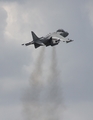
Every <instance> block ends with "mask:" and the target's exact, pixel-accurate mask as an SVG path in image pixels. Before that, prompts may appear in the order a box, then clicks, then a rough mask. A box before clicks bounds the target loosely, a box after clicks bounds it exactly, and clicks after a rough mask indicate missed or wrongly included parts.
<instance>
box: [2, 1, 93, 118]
mask: <svg viewBox="0 0 93 120" xmlns="http://www.w3.org/2000/svg"><path fill="white" fill-rule="evenodd" d="M0 23H1V24H0V119H1V120H7V119H8V120H23V112H22V111H23V104H22V100H21V99H22V96H23V94H24V92H25V89H26V88H28V86H29V78H30V75H31V72H32V71H33V69H34V63H35V62H36V59H37V56H38V55H39V51H40V50H41V48H38V49H34V46H29V47H22V46H21V44H22V43H25V42H29V41H31V40H32V37H31V33H30V32H31V31H32V30H33V31H34V32H35V33H36V34H37V35H38V36H44V35H46V34H48V33H50V32H54V31H56V30H57V29H59V28H62V29H64V30H66V31H68V32H69V36H68V37H69V38H70V39H73V40H74V42H72V43H69V44H65V43H62V42H61V43H60V44H59V45H58V46H56V52H57V61H58V70H59V71H60V79H61V80H62V90H63V92H62V94H63V95H62V96H63V99H64V105H65V108H66V109H65V110H64V112H63V118H62V119H63V120H88V119H89V120H93V1H92V0H46V1H45V0H40V1H39V0H26V1H25V0H0ZM45 51H46V54H45V62H44V67H45V70H47V68H48V67H49V65H48V61H50V59H51V51H52V47H47V48H46V49H45ZM45 72H46V73H47V71H45ZM45 75H46V74H45Z"/></svg>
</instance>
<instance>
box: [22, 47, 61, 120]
mask: <svg viewBox="0 0 93 120" xmlns="http://www.w3.org/2000/svg"><path fill="white" fill-rule="evenodd" d="M44 49H45V48H42V49H41V52H40V54H39V56H38V59H37V62H36V65H35V69H34V71H33V72H32V74H31V79H30V87H29V89H27V91H26V93H25V95H24V99H23V105H24V114H25V117H26V120H37V119H38V120H59V119H60V115H61V113H62V105H63V104H62V103H63V101H62V87H61V81H60V78H59V71H58V70H57V58H56V49H55V48H54V47H53V49H52V55H51V65H50V67H49V71H50V72H49V73H50V74H49V76H45V77H47V84H44V83H42V81H43V80H42V74H43V72H42V70H43V68H42V67H43V62H44V53H45V50H44Z"/></svg>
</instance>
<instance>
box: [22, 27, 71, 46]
mask: <svg viewBox="0 0 93 120" xmlns="http://www.w3.org/2000/svg"><path fill="white" fill-rule="evenodd" d="M31 33H32V38H33V41H31V42H28V43H25V44H22V45H25V46H28V45H32V44H34V46H35V48H38V47H40V46H49V45H51V46H55V45H57V44H59V42H60V41H63V42H66V43H69V42H72V41H73V40H70V39H68V38H66V37H67V36H68V35H69V33H68V32H66V31H64V30H63V29H59V30H57V31H56V32H53V33H50V34H48V35H46V36H45V37H40V38H39V37H37V35H36V34H35V33H34V32H33V31H31Z"/></svg>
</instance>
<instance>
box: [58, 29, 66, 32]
mask: <svg viewBox="0 0 93 120" xmlns="http://www.w3.org/2000/svg"><path fill="white" fill-rule="evenodd" d="M57 32H65V31H64V30H63V29H58V30H57Z"/></svg>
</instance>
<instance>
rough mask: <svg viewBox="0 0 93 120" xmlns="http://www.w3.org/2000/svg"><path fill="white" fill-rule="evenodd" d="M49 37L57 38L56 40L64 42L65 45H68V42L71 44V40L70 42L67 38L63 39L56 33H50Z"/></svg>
mask: <svg viewBox="0 0 93 120" xmlns="http://www.w3.org/2000/svg"><path fill="white" fill-rule="evenodd" d="M51 37H54V38H58V39H60V40H61V41H63V42H66V43H69V42H72V41H73V40H70V39H68V38H66V37H63V36H62V35H60V34H59V33H57V32H54V33H52V34H51Z"/></svg>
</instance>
